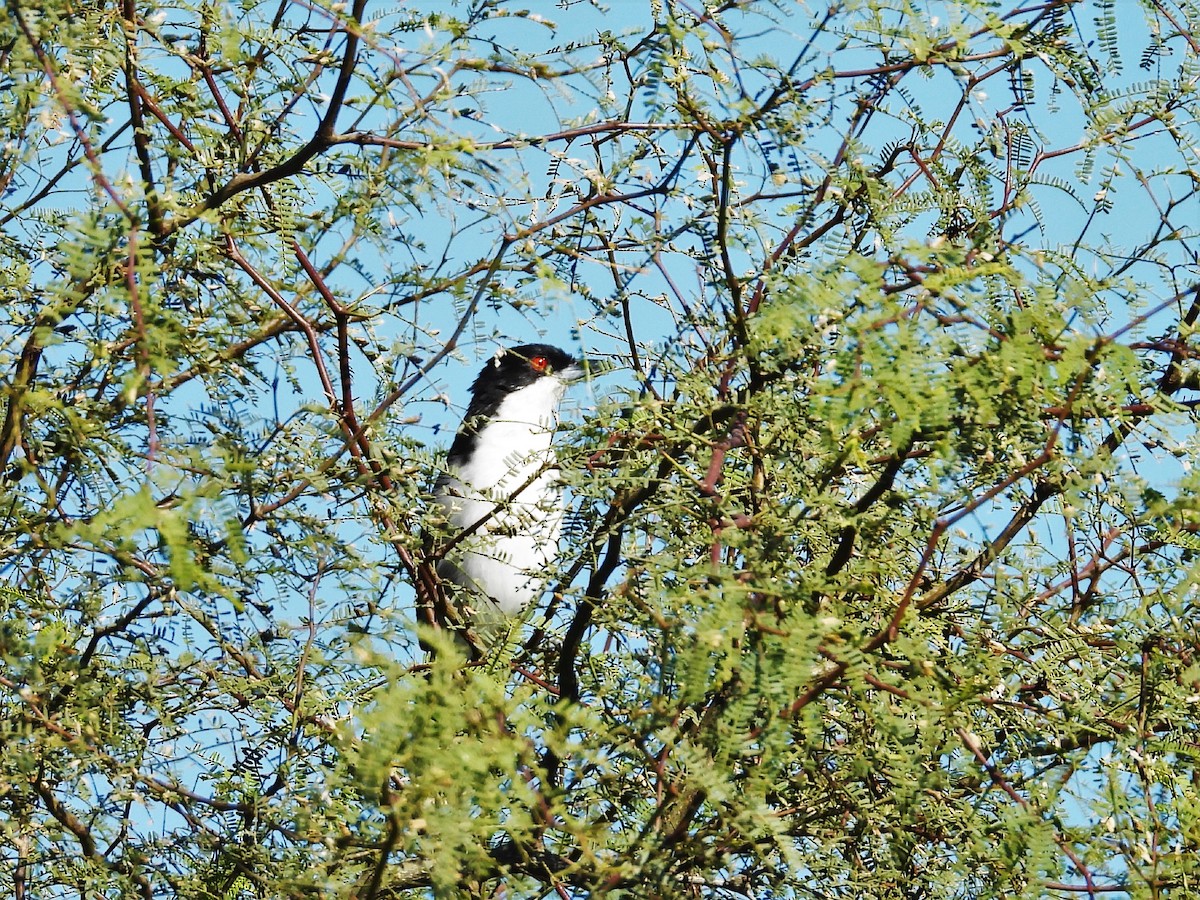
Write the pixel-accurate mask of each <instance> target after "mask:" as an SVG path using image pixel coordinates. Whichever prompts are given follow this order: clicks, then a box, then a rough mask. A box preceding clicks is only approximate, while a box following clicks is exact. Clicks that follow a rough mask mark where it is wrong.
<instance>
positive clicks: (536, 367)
mask: <svg viewBox="0 0 1200 900" xmlns="http://www.w3.org/2000/svg"><path fill="white" fill-rule="evenodd" d="M529 365H531V366H532V367H533V371H535V372H541V373H542V374H543V375H544V374H545V373H547V372H549V371H550V360H548V359H546V357H544V356H535V357H534V358H533V359H531V360H529Z"/></svg>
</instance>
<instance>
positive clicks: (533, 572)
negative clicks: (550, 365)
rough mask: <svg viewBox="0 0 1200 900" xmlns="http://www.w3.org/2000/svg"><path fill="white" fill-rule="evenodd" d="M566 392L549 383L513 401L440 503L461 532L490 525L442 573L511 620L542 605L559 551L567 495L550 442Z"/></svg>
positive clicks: (481, 437) (455, 552)
mask: <svg viewBox="0 0 1200 900" xmlns="http://www.w3.org/2000/svg"><path fill="white" fill-rule="evenodd" d="M565 389H566V385H565V383H564V382H562V381H561V380H559V379H558V378H553V377H547V378H543V379H540V380H539V381H537V382H535V383H534V384H531V385H529V386H528V387H524V388H521V389H520V390H517V391H514V392H513V393H512V394H510V395H509V396H508V397H506V398H505V399H504V400H503V401H502V402H501V404H500V407H499V409H497V410H496V413H495V415H493V416H492V417H491V419H490V420H489V421H488V422H487V424H485V425H484V426H483V427H482V428H480V429H479V431H478V433H477V434H476V436H475V447H474V452H473V453H472V454H471V456H470V458H469V459H467V460H464V461H456V465H453V466H452V468H451V471H450V473H449V476H448V477H447V478H446V479H445V480H444V481H443V484H442V489H441V491H440V493H439V497H438V502H439V503H441V504H442V506H443V507H444V508H445V509H446V511H447V518H448V519H449V520H450V523H451V524H452V525H453V526H454V528H455V529H457V530H458V531H463V530H465V529H468V528H471V527H473V526H475V525H476V524H477V523H480V522H482V524H480V525H479V527H477V528H475V530H474V531H473V533H472V534H470V535H469V536H467V537H466V538H464V539H463V540H462V542H461V543H460V544H458V545H457V546H456V547H454V548H453V549H452V550H451V552H450V553H449V554H448V557H447V560H446V562H445V563H443V565H442V566H441V567H439V571H441V573H442V575H443V576H444V577H448V578H450V579H451V580H453V581H455V582H456V583H458V584H459V585H462V586H464V587H467V588H468V589H470V590H472V591H473V592H475V593H476V594H479V595H481V596H482V597H486V598H490V600H491V602H492V603H493V604H494V605H495V606H496V607H498V608H499V609H500V610H501V611H503V612H504V613H507V614H510V615H511V614H514V613H517V612H519V611H520V610H521V609H523V608H524V607H525V606H527V605H529V604H530V603H532V602H533V601H534V600H536V599H537V598H538V596H539V595H540V593H541V590H542V588H543V587H544V582H545V578H546V568H547V567H548V566H549V564H550V563H551V562H552V561H553V559H554V557H555V555H556V554H557V551H558V535H559V531H560V529H561V527H562V519H563V510H562V493H561V489H560V487H559V484H558V472H557V469H556V467H555V457H554V451H553V449H552V448H551V444H550V441H551V437H552V436H553V432H554V424H555V418H556V416H555V411H556V409H557V406H558V402H559V400H560V399H561V398H562V395H563V391H564V390H565ZM452 537H453V536H452ZM476 599H478V598H476Z"/></svg>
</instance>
